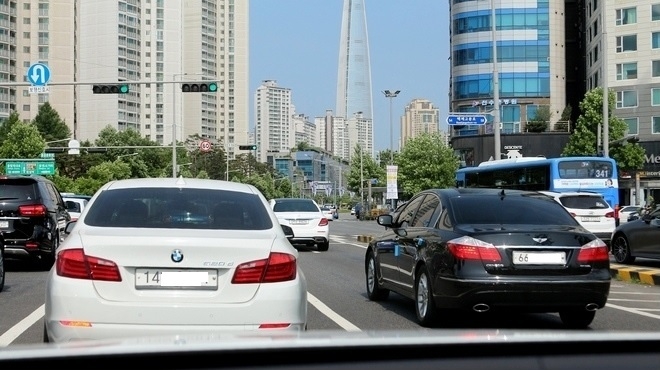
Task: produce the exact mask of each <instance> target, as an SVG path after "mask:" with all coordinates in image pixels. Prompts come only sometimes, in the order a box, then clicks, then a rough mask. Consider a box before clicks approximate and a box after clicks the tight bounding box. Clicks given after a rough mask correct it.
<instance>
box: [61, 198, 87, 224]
mask: <svg viewBox="0 0 660 370" xmlns="http://www.w3.org/2000/svg"><path fill="white" fill-rule="evenodd" d="M62 200H63V201H64V204H65V205H66V210H67V211H68V212H69V215H70V216H71V221H76V220H77V219H78V217H80V214H81V213H82V211H83V209H85V206H87V203H88V202H89V201H88V200H87V199H85V198H69V197H62Z"/></svg>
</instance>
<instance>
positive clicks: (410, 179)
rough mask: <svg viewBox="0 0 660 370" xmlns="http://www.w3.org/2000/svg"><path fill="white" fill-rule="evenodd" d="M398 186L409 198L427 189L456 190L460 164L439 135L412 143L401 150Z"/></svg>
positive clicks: (408, 142) (411, 141) (423, 137)
mask: <svg viewBox="0 0 660 370" xmlns="http://www.w3.org/2000/svg"><path fill="white" fill-rule="evenodd" d="M397 165H398V166H399V168H398V174H397V185H398V186H399V188H401V189H403V193H404V196H405V197H409V196H412V195H414V194H415V193H418V192H420V191H422V190H425V189H432V188H447V187H453V186H455V172H456V170H457V169H458V165H459V160H458V158H457V157H456V156H455V155H454V151H453V150H452V149H451V148H450V147H448V146H447V145H446V144H445V141H444V139H443V137H442V136H441V135H440V134H438V133H431V134H429V133H425V134H422V135H420V136H417V137H415V138H413V139H410V140H408V141H407V142H406V145H405V146H404V147H403V149H402V150H401V154H400V155H399V158H398V161H397Z"/></svg>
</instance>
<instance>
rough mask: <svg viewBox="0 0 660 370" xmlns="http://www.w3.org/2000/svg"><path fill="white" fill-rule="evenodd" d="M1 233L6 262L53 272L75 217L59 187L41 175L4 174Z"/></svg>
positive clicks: (0, 180) (1, 177)
mask: <svg viewBox="0 0 660 370" xmlns="http://www.w3.org/2000/svg"><path fill="white" fill-rule="evenodd" d="M0 200H1V202H0V233H2V238H3V239H4V248H5V253H4V257H5V259H10V258H11V259H22V260H31V261H33V262H36V263H37V265H39V267H40V268H42V269H43V270H49V269H50V268H51V266H52V265H53V263H54V262H55V253H56V252H55V251H56V250H57V248H58V247H59V245H60V243H61V242H62V240H63V239H64V228H65V227H66V223H67V222H69V220H70V219H71V216H70V215H69V213H68V212H67V210H66V205H65V204H64V201H63V200H62V197H61V196H60V192H59V191H58V189H57V187H56V186H55V184H54V183H53V182H52V181H51V180H49V179H47V178H45V177H43V176H38V175H27V176H23V175H0Z"/></svg>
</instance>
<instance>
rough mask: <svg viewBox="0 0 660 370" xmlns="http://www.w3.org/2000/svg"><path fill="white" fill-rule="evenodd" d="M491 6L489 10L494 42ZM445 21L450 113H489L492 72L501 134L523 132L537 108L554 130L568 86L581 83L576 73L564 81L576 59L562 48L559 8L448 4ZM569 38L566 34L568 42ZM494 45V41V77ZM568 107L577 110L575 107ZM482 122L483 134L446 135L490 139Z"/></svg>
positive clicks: (518, 1)
mask: <svg viewBox="0 0 660 370" xmlns="http://www.w3.org/2000/svg"><path fill="white" fill-rule="evenodd" d="M566 2H567V3H569V2H570V3H573V4H575V3H579V2H581V0H578V1H566ZM491 3H493V4H494V7H495V25H496V31H495V34H494V35H493V31H492V25H493V23H492V21H493V19H492V12H491ZM571 9H573V8H572V7H571ZM571 17H573V16H572V15H571ZM450 19H451V26H450V45H451V78H450V109H451V111H452V112H466V113H468V112H471V113H482V114H483V113H488V112H490V111H492V109H493V107H494V100H493V99H494V94H493V85H494V84H493V71H494V70H497V71H498V72H499V73H498V76H499V98H500V101H499V103H500V117H501V120H500V122H501V124H502V125H501V130H502V133H516V132H524V129H525V123H526V122H527V121H528V120H530V119H533V118H534V117H535V115H536V111H537V110H538V108H539V107H540V106H549V107H550V110H551V112H552V117H551V120H552V122H551V125H550V128H551V129H552V127H553V124H554V122H556V121H557V120H558V119H559V118H560V117H561V113H562V112H563V110H564V108H565V107H566V106H567V104H569V103H570V102H567V85H568V81H567V80H569V79H571V78H573V79H575V78H577V79H579V78H580V76H579V70H577V69H576V70H571V71H570V75H571V76H567V68H566V63H567V61H566V60H567V59H569V58H574V56H575V54H574V53H572V52H569V51H568V50H567V43H569V41H570V39H569V40H568V41H567V30H566V27H567V23H568V22H567V21H566V19H567V17H566V15H565V5H564V1H550V0H509V1H499V0H495V1H477V0H474V1H460V0H452V1H450ZM577 26H578V25H577V24H576V25H575V27H576V28H577ZM575 32H576V31H575V30H573V29H571V30H570V34H571V35H572V36H571V37H573V36H574V35H575ZM493 39H495V40H497V63H498V64H497V68H496V69H494V68H493V67H494V65H493V41H494V40H493ZM570 42H572V41H570ZM578 55H579V54H578ZM578 58H579V57H578ZM581 91H582V92H584V88H582V89H581ZM573 107H574V108H577V106H576V105H575V102H573ZM488 117H489V122H491V124H490V125H487V127H480V126H476V125H469V126H462V127H454V129H453V130H452V135H457V136H460V135H475V134H484V133H492V117H490V116H488Z"/></svg>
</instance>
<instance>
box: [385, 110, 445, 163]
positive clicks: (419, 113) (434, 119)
mask: <svg viewBox="0 0 660 370" xmlns="http://www.w3.org/2000/svg"><path fill="white" fill-rule="evenodd" d="M439 117H440V110H439V109H438V108H437V107H436V106H434V105H433V103H431V101H429V100H427V99H414V100H412V101H411V102H410V103H408V105H407V106H406V108H405V110H404V114H403V116H402V117H401V140H400V142H399V149H398V150H399V151H400V150H401V148H402V147H403V146H404V145H405V144H406V141H408V140H410V139H414V138H415V137H417V136H419V135H421V134H424V133H427V134H431V133H437V132H439V131H440V118H439ZM395 150H396V149H395Z"/></svg>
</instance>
